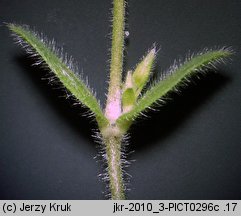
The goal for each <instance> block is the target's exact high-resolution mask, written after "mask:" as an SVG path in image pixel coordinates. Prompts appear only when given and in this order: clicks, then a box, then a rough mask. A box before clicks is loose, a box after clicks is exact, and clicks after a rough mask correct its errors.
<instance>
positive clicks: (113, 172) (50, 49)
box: [8, 0, 232, 199]
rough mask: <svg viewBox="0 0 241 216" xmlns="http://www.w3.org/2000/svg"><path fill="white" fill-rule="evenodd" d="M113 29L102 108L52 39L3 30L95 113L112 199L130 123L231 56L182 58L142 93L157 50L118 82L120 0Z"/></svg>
mask: <svg viewBox="0 0 241 216" xmlns="http://www.w3.org/2000/svg"><path fill="white" fill-rule="evenodd" d="M113 2H114V4H113V31H112V48H111V50H112V51H111V68H110V81H109V91H108V96H107V103H106V108H105V110H103V109H102V108H101V107H100V104H99V102H98V100H97V99H96V97H95V96H94V94H93V93H92V91H91V90H90V89H89V88H88V87H87V85H86V84H85V83H84V82H83V80H82V79H81V77H80V76H78V75H77V73H76V71H74V67H73V64H72V62H71V60H68V59H66V57H65V55H64V54H63V53H62V51H59V50H58V49H57V48H56V46H55V44H54V43H49V42H48V41H47V40H46V39H45V38H43V37H40V36H39V35H38V34H37V33H35V32H32V31H30V30H29V28H28V27H26V26H20V25H16V24H8V28H9V29H10V30H11V31H12V33H13V34H14V36H15V39H16V41H17V43H19V44H20V45H21V46H22V47H23V48H24V49H25V50H26V51H27V53H28V54H30V55H31V56H33V57H34V58H37V61H36V64H37V65H38V64H42V65H44V66H45V67H47V68H48V69H49V70H50V72H52V73H54V75H55V76H56V77H57V79H58V80H59V81H60V82H61V83H62V84H63V86H64V87H65V88H66V89H67V90H68V91H69V92H70V93H71V94H72V96H73V97H74V98H75V99H76V100H77V101H78V102H79V103H81V104H82V105H84V106H85V107H87V108H89V110H90V111H91V112H92V114H93V116H94V117H95V119H96V121H97V123H98V127H99V131H100V138H101V139H102V143H103V148H104V154H103V158H104V159H105V160H106V164H107V170H106V171H107V173H106V175H105V176H107V180H108V185H109V190H110V192H111V198H112V199H125V192H124V190H125V185H124V181H123V159H124V158H123V156H122V152H121V149H122V142H123V137H124V135H125V134H126V133H127V131H128V129H129V128H130V126H131V124H132V123H133V121H134V120H135V119H136V118H137V117H138V116H139V115H141V114H142V113H143V112H146V111H147V110H148V108H150V107H152V106H154V105H155V104H156V103H158V102H159V101H160V100H163V98H164V97H166V96H167V94H168V93H169V92H171V91H176V90H177V89H178V88H179V87H180V86H182V85H183V84H185V83H187V81H189V79H190V77H191V76H193V75H195V74H197V73H199V72H204V71H206V70H207V69H210V68H213V67H214V65H215V64H216V63H219V62H221V61H223V60H224V59H226V58H227V57H229V56H230V55H231V53H232V52H231V51H230V50H229V49H226V48H223V49H219V50H214V51H208V50H207V51H205V52H203V53H199V54H197V55H196V56H192V57H190V58H189V59H187V60H186V61H185V62H184V63H183V64H181V65H175V66H174V67H171V69H170V70H169V71H168V72H167V73H166V74H165V78H164V79H160V80H157V81H156V82H155V83H154V84H152V85H151V87H150V88H149V89H146V90H145V91H143V88H144V87H145V86H146V84H147V83H148V81H149V79H150V74H151V70H152V68H153V64H154V61H155V57H156V49H155V48H153V49H151V50H150V51H149V52H148V54H147V55H146V57H144V58H143V59H142V61H141V62H140V63H139V64H138V65H137V67H136V68H135V70H134V71H133V72H132V71H129V72H127V75H126V77H125V79H124V82H123V83H122V68H123V49H124V29H125V27H124V23H125V22H124V20H125V18H124V17H125V1H124V0H113Z"/></svg>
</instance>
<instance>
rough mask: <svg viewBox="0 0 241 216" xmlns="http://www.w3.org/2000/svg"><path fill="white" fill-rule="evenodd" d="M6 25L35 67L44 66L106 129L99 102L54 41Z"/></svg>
mask: <svg viewBox="0 0 241 216" xmlns="http://www.w3.org/2000/svg"><path fill="white" fill-rule="evenodd" d="M6 25H7V27H8V29H9V30H10V31H11V32H12V35H13V37H14V38H15V40H17V43H18V44H20V45H21V46H22V47H23V48H24V49H25V51H26V52H27V53H28V54H30V56H32V57H37V61H36V62H35V65H39V64H44V65H45V66H47V67H48V68H49V69H50V71H51V72H53V73H54V74H55V76H56V77H57V78H58V79H59V81H60V82H61V83H62V84H63V86H64V87H65V88H66V89H67V90H68V91H69V92H70V93H71V94H72V95H73V96H74V98H76V99H77V100H78V101H80V102H81V104H82V105H84V106H85V107H87V108H89V109H90V111H91V113H92V114H94V115H95V117H96V120H97V122H98V124H99V127H100V129H101V128H103V127H106V126H107V125H108V120H107V119H106V117H105V116H104V114H103V111H102V109H101V107H100V104H99V101H98V100H97V99H96V97H95V96H94V94H93V93H92V91H91V90H90V89H89V88H88V86H87V85H86V84H85V83H84V82H83V81H82V80H81V77H80V75H79V74H77V73H76V72H74V71H75V70H74V66H73V63H72V60H71V58H68V57H67V55H63V54H62V53H63V51H62V50H61V54H60V52H59V50H58V49H57V48H56V46H55V43H54V41H51V42H49V40H47V38H46V37H43V35H42V34H41V36H40V35H39V34H38V33H37V32H35V31H32V30H30V28H29V26H27V25H19V24H15V23H7V24H6Z"/></svg>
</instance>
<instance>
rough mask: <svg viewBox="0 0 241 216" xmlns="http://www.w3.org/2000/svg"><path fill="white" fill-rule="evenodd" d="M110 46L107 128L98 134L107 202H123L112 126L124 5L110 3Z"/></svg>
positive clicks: (117, 138)
mask: <svg viewBox="0 0 241 216" xmlns="http://www.w3.org/2000/svg"><path fill="white" fill-rule="evenodd" d="M112 25H113V26H112V46H111V63H110V81H109V89H108V95H107V102H106V108H105V116H106V118H107V119H108V121H109V126H108V127H107V128H105V129H103V130H101V133H102V137H103V142H104V144H105V148H106V158H107V166H108V168H107V169H108V175H109V188H110V192H111V199H125V193H124V183H123V177H122V164H121V142H122V137H123V134H122V133H121V132H120V129H119V128H118V127H117V126H116V119H118V117H119V116H120V115H121V114H122V107H121V94H122V92H121V83H122V69H123V49H124V28H125V1H124V0H114V1H113V24H112Z"/></svg>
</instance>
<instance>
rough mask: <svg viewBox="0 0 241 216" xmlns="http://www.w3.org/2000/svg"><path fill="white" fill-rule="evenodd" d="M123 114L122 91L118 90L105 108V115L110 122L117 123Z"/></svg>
mask: <svg viewBox="0 0 241 216" xmlns="http://www.w3.org/2000/svg"><path fill="white" fill-rule="evenodd" d="M120 115H121V93H120V91H117V92H116V93H115V94H114V96H113V97H111V98H109V100H108V103H107V105H106V109H105V116H106V118H107V119H108V120H109V121H110V123H115V121H116V119H118V118H119V116H120Z"/></svg>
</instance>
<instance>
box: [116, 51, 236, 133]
mask: <svg viewBox="0 0 241 216" xmlns="http://www.w3.org/2000/svg"><path fill="white" fill-rule="evenodd" d="M233 53H234V52H233V50H232V49H231V48H230V47H223V48H221V49H215V50H208V49H205V50H204V51H202V52H199V53H197V54H195V55H192V56H190V57H189V58H187V59H186V61H185V62H184V63H183V64H181V65H179V67H177V65H176V64H174V66H172V67H171V68H170V70H169V72H168V73H166V74H167V77H165V78H164V79H160V80H159V81H157V82H156V83H154V84H153V85H152V86H151V87H150V88H149V89H148V90H147V91H146V92H145V93H144V94H143V96H142V97H141V98H139V100H138V101H137V103H136V105H135V107H134V108H133V109H132V110H131V111H130V112H127V113H124V114H123V115H121V116H120V117H119V118H118V119H117V121H116V123H117V125H118V126H119V127H120V128H122V130H123V131H127V130H128V129H129V127H130V126H131V124H132V123H133V121H134V120H135V119H136V118H137V117H138V116H140V115H141V114H142V115H144V114H143V112H145V111H146V110H147V109H148V108H149V109H150V108H151V107H153V105H154V104H157V103H158V102H160V101H161V104H162V103H163V101H162V98H163V97H165V96H166V95H167V94H168V93H169V92H172V91H177V90H178V89H179V87H180V86H182V85H183V84H185V83H186V82H188V81H189V78H191V77H192V76H194V75H195V74H198V73H204V72H205V71H208V70H210V69H213V68H215V66H216V64H218V63H221V62H224V61H225V60H226V59H227V58H229V57H230V56H231V55H232V54H233ZM171 80H172V81H171ZM165 85H166V87H165ZM165 88H166V89H165ZM153 95H154V96H153Z"/></svg>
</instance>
